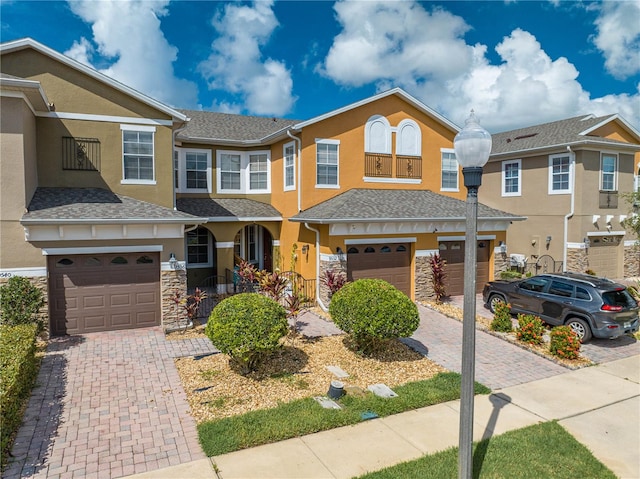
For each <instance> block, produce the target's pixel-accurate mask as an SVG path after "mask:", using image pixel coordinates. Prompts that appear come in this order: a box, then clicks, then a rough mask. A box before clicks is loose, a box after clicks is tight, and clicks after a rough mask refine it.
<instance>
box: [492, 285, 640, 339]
mask: <svg viewBox="0 0 640 479" xmlns="http://www.w3.org/2000/svg"><path fill="white" fill-rule="evenodd" d="M482 296H483V299H484V302H485V304H486V305H487V306H488V307H489V309H490V310H491V312H492V313H495V307H496V305H497V304H498V303H501V302H506V303H510V304H511V312H512V313H513V314H517V313H524V314H534V315H536V316H539V317H540V319H542V320H543V321H544V322H545V323H547V324H550V325H552V326H557V325H561V324H566V325H568V326H571V328H572V329H573V330H574V331H575V332H576V333H577V335H578V337H579V338H580V340H581V341H582V342H583V343H586V342H587V341H589V340H590V339H591V338H592V337H596V338H610V339H614V338H617V337H618V336H622V335H623V334H625V333H635V332H636V331H638V309H639V308H638V304H637V303H636V301H635V300H634V299H633V297H632V296H631V295H630V294H629V293H628V292H627V290H626V288H625V287H624V286H623V285H621V284H618V283H615V282H613V281H611V280H609V279H606V278H598V277H596V276H590V275H587V274H579V273H558V274H555V273H554V274H541V275H538V276H533V277H531V278H527V279H523V280H519V281H491V282H489V283H487V284H485V286H484V291H483V292H482Z"/></svg>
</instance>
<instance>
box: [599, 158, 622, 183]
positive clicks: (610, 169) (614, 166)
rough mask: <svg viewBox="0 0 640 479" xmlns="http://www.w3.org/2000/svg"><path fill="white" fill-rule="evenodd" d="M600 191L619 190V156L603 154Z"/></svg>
mask: <svg viewBox="0 0 640 479" xmlns="http://www.w3.org/2000/svg"><path fill="white" fill-rule="evenodd" d="M600 190H602V191H617V190H618V156H617V155H615V154H612V153H602V157H601V159H600Z"/></svg>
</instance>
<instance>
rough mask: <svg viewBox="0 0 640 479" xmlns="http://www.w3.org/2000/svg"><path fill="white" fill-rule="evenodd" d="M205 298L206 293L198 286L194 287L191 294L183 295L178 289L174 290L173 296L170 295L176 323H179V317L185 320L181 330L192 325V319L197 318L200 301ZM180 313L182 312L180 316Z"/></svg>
mask: <svg viewBox="0 0 640 479" xmlns="http://www.w3.org/2000/svg"><path fill="white" fill-rule="evenodd" d="M205 299H207V293H206V292H205V291H203V290H201V289H200V288H196V289H195V291H194V292H193V294H189V295H186V296H184V295H183V294H182V292H181V291H180V290H178V289H176V290H175V292H174V293H173V296H171V301H173V304H174V311H175V312H176V319H177V323H178V324H180V319H181V317H183V318H184V320H185V324H184V328H183V330H186V329H187V328H189V327H191V326H193V323H194V321H196V320H197V319H198V311H199V309H200V303H202V301H203V300H205ZM182 314H184V316H182Z"/></svg>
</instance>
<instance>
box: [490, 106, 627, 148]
mask: <svg viewBox="0 0 640 479" xmlns="http://www.w3.org/2000/svg"><path fill="white" fill-rule="evenodd" d="M614 122H615V123H616V124H617V125H620V126H622V127H623V129H624V130H625V131H627V132H628V133H629V134H630V135H631V138H635V139H636V142H635V143H628V142H625V141H619V140H615V139H611V138H605V137H604V136H600V135H598V130H602V129H603V128H604V127H605V126H606V125H611V124H612V123H614ZM492 143H493V147H492V150H491V155H492V156H493V155H501V154H510V153H517V152H524V151H532V150H540V149H547V148H553V147H566V146H567V145H569V146H572V145H579V144H588V143H591V144H597V143H599V144H605V145H609V146H619V147H631V148H634V145H635V146H638V144H640V135H639V134H638V132H637V131H635V130H634V129H633V127H632V126H631V125H629V124H628V123H627V122H626V121H624V120H623V119H622V118H621V117H620V116H618V115H606V116H601V117H596V116H593V115H587V116H585V115H583V116H576V117H573V118H567V119H564V120H559V121H553V122H550V123H543V124H540V125H533V126H529V127H525V128H518V129H516V130H511V131H505V132H502V133H496V134H494V135H492ZM634 149H638V148H634Z"/></svg>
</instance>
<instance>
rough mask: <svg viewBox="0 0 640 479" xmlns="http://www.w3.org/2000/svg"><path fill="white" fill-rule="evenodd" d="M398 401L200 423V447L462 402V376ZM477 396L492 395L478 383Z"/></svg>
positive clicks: (415, 386)
mask: <svg viewBox="0 0 640 479" xmlns="http://www.w3.org/2000/svg"><path fill="white" fill-rule="evenodd" d="M393 390H394V391H395V392H396V393H398V397H396V398H393V399H383V398H380V397H378V396H375V395H373V394H371V393H368V394H367V395H366V396H365V397H364V398H357V397H353V396H344V397H343V398H342V399H341V400H340V401H339V402H340V405H341V406H342V409H340V410H334V409H323V408H322V407H320V405H319V404H318V403H317V402H316V401H314V400H313V399H312V398H307V399H301V400H297V401H292V402H289V403H283V404H281V405H279V406H278V407H276V408H272V409H263V410H259V411H252V412H250V413H247V414H242V415H239V416H233V417H230V418H224V419H219V420H216V421H209V422H204V423H202V424H200V425H198V434H199V436H200V443H201V444H202V448H203V450H204V452H205V453H206V454H207V456H216V455H219V454H225V453H227V452H232V451H237V450H239V449H245V448H248V447H253V446H258V445H260V444H267V443H271V442H276V441H282V440H284V439H289V438H292V437H297V436H302V435H305V434H311V433H314V432H318V431H325V430H327V429H333V428H336V427H340V426H347V425H350V424H355V423H358V422H360V421H362V417H361V415H362V413H366V412H374V413H375V414H377V415H378V416H380V417H384V416H389V415H391V414H397V413H400V412H404V411H408V410H411V409H417V408H421V407H425V406H431V405H433V404H438V403H442V402H446V401H452V400H454V399H459V398H460V375H459V374H457V373H440V374H438V375H436V376H434V377H433V378H431V379H427V380H425V381H418V382H413V383H407V384H404V385H402V386H397V387H394V388H393ZM475 392H476V394H489V393H490V392H491V391H490V390H489V389H488V388H487V387H485V386H483V385H481V384H478V383H476V386H475Z"/></svg>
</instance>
